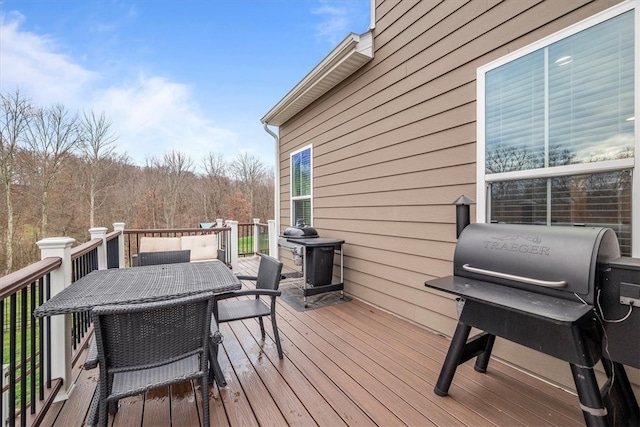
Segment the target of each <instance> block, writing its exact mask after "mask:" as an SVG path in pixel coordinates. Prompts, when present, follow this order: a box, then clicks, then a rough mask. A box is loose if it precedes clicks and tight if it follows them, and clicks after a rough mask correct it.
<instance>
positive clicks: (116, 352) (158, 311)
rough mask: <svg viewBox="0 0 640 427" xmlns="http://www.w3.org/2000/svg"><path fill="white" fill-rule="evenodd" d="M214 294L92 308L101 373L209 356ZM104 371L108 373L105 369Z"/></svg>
mask: <svg viewBox="0 0 640 427" xmlns="http://www.w3.org/2000/svg"><path fill="white" fill-rule="evenodd" d="M212 299H213V295H211V294H199V295H193V296H189V297H184V298H178V299H172V300H167V301H160V302H153V303H142V304H129V305H110V306H102V307H95V308H94V309H93V310H92V317H93V321H94V328H95V335H96V338H95V339H96V342H97V347H98V362H99V364H100V369H101V372H104V373H106V372H107V371H109V372H117V371H128V370H136V369H144V368H150V367H154V366H161V365H163V364H166V363H171V362H173V361H176V360H180V359H183V358H185V357H188V356H191V355H194V354H198V353H200V354H201V357H203V356H206V355H207V340H208V336H209V326H210V322H211V311H212ZM103 369H104V371H103Z"/></svg>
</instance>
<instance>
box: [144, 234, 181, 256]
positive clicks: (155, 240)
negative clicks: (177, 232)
mask: <svg viewBox="0 0 640 427" xmlns="http://www.w3.org/2000/svg"><path fill="white" fill-rule="evenodd" d="M180 244H181V242H180V237H141V238H140V247H139V248H138V252H161V251H179V250H180V249H182V248H181V247H180ZM185 249H187V248H185Z"/></svg>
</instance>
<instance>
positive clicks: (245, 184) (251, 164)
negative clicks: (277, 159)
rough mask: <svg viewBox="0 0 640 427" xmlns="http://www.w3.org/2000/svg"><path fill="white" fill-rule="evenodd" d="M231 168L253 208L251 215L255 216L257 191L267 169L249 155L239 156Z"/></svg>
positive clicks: (258, 160)
mask: <svg viewBox="0 0 640 427" xmlns="http://www.w3.org/2000/svg"><path fill="white" fill-rule="evenodd" d="M230 166H231V174H232V176H233V178H234V179H235V180H236V181H237V182H238V184H239V185H240V188H241V189H242V193H243V194H244V197H245V198H246V199H247V201H248V202H249V205H250V206H251V215H252V216H255V215H256V209H255V197H254V196H255V191H256V189H257V187H258V184H260V183H261V182H262V180H263V179H264V176H265V167H264V165H263V164H262V162H260V159H258V158H257V157H255V156H254V155H252V154H249V153H241V154H238V155H237V156H236V158H235V159H234V160H233V161H232V162H231V165H230Z"/></svg>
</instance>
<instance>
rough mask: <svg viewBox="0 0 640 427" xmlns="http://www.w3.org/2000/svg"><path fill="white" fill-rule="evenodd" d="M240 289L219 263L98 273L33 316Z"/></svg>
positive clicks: (172, 265) (163, 265)
mask: <svg viewBox="0 0 640 427" xmlns="http://www.w3.org/2000/svg"><path fill="white" fill-rule="evenodd" d="M241 287H242V285H241V283H240V280H239V279H238V278H237V277H236V276H234V275H233V273H232V272H231V270H230V269H229V268H228V267H227V266H226V265H225V264H224V263H222V262H220V261H207V262H195V263H179V264H161V265H149V266H143V267H132V268H113V269H108V270H95V271H93V272H91V273H89V274H87V275H86V276H84V277H82V278H80V279H78V280H77V281H75V282H74V283H72V284H71V285H70V286H68V287H66V288H65V289H63V290H62V291H61V292H60V293H58V294H56V295H54V296H53V297H51V299H49V300H48V301H45V302H44V303H43V304H42V305H41V306H40V307H38V308H36V310H35V311H34V312H33V314H34V316H36V317H45V316H54V315H58V314H67V313H79V312H84V311H90V310H91V309H92V308H93V307H96V306H100V305H112V304H135V303H142V302H153V301H163V300H168V299H173V298H179V297H184V296H188V295H194V294H200V293H206V292H211V293H212V294H216V293H224V292H228V291H234V290H238V289H240V288H241Z"/></svg>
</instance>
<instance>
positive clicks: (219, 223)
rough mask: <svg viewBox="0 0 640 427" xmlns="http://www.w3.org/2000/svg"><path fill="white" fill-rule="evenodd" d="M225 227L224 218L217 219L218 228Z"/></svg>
mask: <svg viewBox="0 0 640 427" xmlns="http://www.w3.org/2000/svg"><path fill="white" fill-rule="evenodd" d="M222 227H224V220H223V219H222V218H217V219H216V228H222Z"/></svg>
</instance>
